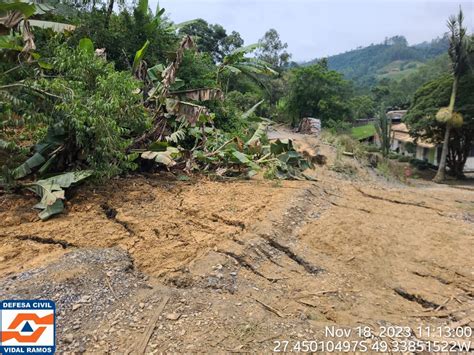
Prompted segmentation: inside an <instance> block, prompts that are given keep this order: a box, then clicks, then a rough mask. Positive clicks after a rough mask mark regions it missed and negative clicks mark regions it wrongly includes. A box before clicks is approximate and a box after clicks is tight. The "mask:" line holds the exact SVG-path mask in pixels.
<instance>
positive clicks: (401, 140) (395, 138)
mask: <svg viewBox="0 0 474 355" xmlns="http://www.w3.org/2000/svg"><path fill="white" fill-rule="evenodd" d="M406 112H407V111H405V110H397V111H389V112H387V116H388V117H389V118H390V119H391V120H392V127H391V138H392V139H391V144H390V150H391V151H393V152H395V153H398V154H400V155H404V156H407V157H412V158H415V159H419V160H424V161H426V162H428V163H430V164H432V165H434V166H438V164H439V160H440V157H441V150H442V146H441V144H434V143H432V142H430V141H428V140H424V139H418V140H417V141H416V142H415V138H413V137H412V136H410V133H409V130H408V128H407V126H406V125H405V124H404V123H402V122H401V120H402V118H403V116H404V115H405V114H406ZM375 143H376V144H377V145H380V139H379V137H377V135H375ZM464 172H474V147H473V148H472V149H471V152H470V154H469V157H468V158H467V160H466V164H465V165H464Z"/></svg>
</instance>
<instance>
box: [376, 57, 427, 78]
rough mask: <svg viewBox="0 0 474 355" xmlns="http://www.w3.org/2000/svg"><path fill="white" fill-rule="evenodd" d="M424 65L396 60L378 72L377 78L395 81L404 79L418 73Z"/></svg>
mask: <svg viewBox="0 0 474 355" xmlns="http://www.w3.org/2000/svg"><path fill="white" fill-rule="evenodd" d="M423 65H424V63H421V62H418V61H410V60H407V61H403V60H395V61H393V62H391V63H389V64H387V65H386V66H384V67H383V68H381V69H379V70H377V74H376V75H377V78H378V79H383V78H387V79H393V80H400V79H403V78H404V77H406V76H408V75H410V74H412V73H414V72H416V71H417V70H418V69H419V68H420V67H422V66H423Z"/></svg>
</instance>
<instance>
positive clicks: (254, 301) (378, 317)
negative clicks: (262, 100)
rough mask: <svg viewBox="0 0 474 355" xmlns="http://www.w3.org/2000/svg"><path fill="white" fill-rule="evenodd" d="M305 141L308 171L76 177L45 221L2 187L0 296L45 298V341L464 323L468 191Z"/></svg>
mask: <svg viewBox="0 0 474 355" xmlns="http://www.w3.org/2000/svg"><path fill="white" fill-rule="evenodd" d="M295 138H296V139H300V145H301V146H304V147H305V148H310V149H316V148H315V145H316V144H318V142H315V141H312V140H310V139H308V138H306V137H298V136H297V137H295ZM319 149H321V150H322V151H323V153H324V154H326V155H327V156H328V157H329V160H328V166H327V167H319V168H317V169H316V170H315V171H314V172H312V173H313V174H314V176H315V177H316V178H317V181H315V182H309V181H283V182H272V181H264V180H252V181H232V182H213V181H208V180H205V179H199V180H196V181H186V182H183V181H174V180H170V179H167V178H164V177H157V176H148V177H145V176H135V177H130V178H126V179H117V180H113V181H112V182H111V183H110V184H109V185H107V186H104V187H100V188H85V187H83V188H80V189H78V190H77V191H76V192H75V195H74V196H73V197H72V198H71V199H70V202H69V203H68V211H67V214H65V215H62V216H60V217H58V218H55V219H52V220H50V221H48V222H41V221H38V220H37V218H36V213H35V212H34V211H32V210H31V209H30V206H31V205H32V203H31V202H32V199H31V198H30V197H16V198H13V197H8V198H3V199H2V200H1V201H0V220H2V221H3V222H2V226H1V228H0V262H1V263H0V277H2V279H1V280H0V282H1V284H2V285H3V287H2V288H1V289H0V299H7V298H10V299H11V298H49V299H52V300H54V301H56V303H57V307H58V310H59V318H58V329H57V331H58V349H59V350H75V351H97V352H126V351H132V352H136V353H143V352H146V353H152V352H156V353H158V352H163V351H178V352H190V351H201V352H202V351H204V352H211V351H235V352H240V351H242V352H247V351H252V352H261V351H272V350H275V347H278V346H280V347H281V346H282V345H281V343H278V342H276V341H281V340H287V341H289V344H290V345H289V346H290V347H291V346H294V345H295V344H298V342H299V341H302V340H326V341H327V340H328V337H327V336H325V330H326V327H327V326H335V327H337V328H341V329H342V328H344V329H351V330H356V329H357V327H362V326H368V327H371V329H372V331H371V332H372V335H373V336H374V337H373V338H363V339H364V341H369V343H370V344H373V343H374V342H376V341H377V339H380V338H383V335H382V334H380V331H381V329H382V328H381V327H387V326H389V327H392V326H393V327H395V326H402V327H409V328H410V330H411V331H412V332H410V334H409V336H408V335H407V336H406V338H407V339H412V340H413V339H419V340H433V338H430V339H426V336H427V335H426V334H423V333H420V332H418V331H417V330H418V329H419V328H418V327H419V326H424V327H426V326H432V327H438V326H441V325H449V326H452V327H457V326H461V327H463V329H465V328H467V327H469V326H474V322H473V321H474V287H473V281H474V272H473V271H474V270H473V257H472V255H473V250H474V224H473V222H474V191H472V190H470V189H459V188H454V187H451V186H442V185H433V184H431V183H424V184H416V183H415V185H411V186H406V185H403V184H392V183H385V182H383V181H382V180H381V179H379V178H374V176H373V175H374V174H373V173H372V172H370V171H368V170H366V168H365V167H359V174H358V175H357V176H356V177H351V178H348V177H345V176H343V175H340V174H338V173H335V172H334V171H331V170H330V169H329V167H330V166H331V164H333V162H334V152H333V150H332V148H331V147H328V146H324V145H320V146H319ZM345 159H351V158H345ZM404 329H406V328H404ZM356 335H357V333H355V332H352V333H351V334H350V335H349V336H347V337H346V338H347V339H360V337H358V336H356ZM377 336H379V338H377ZM446 336H447V335H446V334H444V333H442V334H439V336H437V337H438V338H440V339H442V338H446ZM346 338H344V339H346ZM395 338H396V337H395ZM468 338H469V334H467V333H465V334H462V336H461V337H459V339H464V340H466V341H468V340H469V339H468ZM455 339H456V340H458V338H455ZM339 340H341V338H339ZM392 340H393V336H392ZM438 340H439V339H438ZM449 340H453V339H452V338H451V339H449ZM323 345H324V344H323ZM326 345H327V344H326ZM391 346H393V343H391ZM471 347H474V343H473V345H471ZM319 349H321V348H319ZM319 349H318V350H319ZM456 349H458V348H456ZM278 350H282V348H279V349H278ZM286 350H287V351H288V350H291V349H290V348H288V349H286ZM326 350H328V349H326ZM329 350H330V349H329ZM359 350H360V349H359Z"/></svg>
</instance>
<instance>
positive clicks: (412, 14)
mask: <svg viewBox="0 0 474 355" xmlns="http://www.w3.org/2000/svg"><path fill="white" fill-rule="evenodd" d="M156 4H157V0H150V7H151V8H152V9H153V10H154V9H155V7H156ZM459 5H461V6H462V9H463V11H464V16H465V24H466V26H467V28H468V31H469V32H470V33H472V32H473V30H474V0H471V1H459V0H458V1H456V0H434V1H433V0H432V1H423V0H398V1H393V0H370V1H367V0H352V1H351V0H160V6H161V7H164V8H165V9H166V13H167V14H168V16H169V17H170V19H171V20H172V21H173V22H175V23H179V22H184V21H188V20H191V19H195V18H203V19H204V20H206V21H207V22H209V23H218V24H221V25H222V26H223V27H224V28H225V29H226V30H227V32H228V33H230V32H231V31H233V30H235V31H237V32H239V33H240V34H241V36H242V38H243V39H244V41H245V44H252V43H256V42H257V41H258V40H259V38H261V37H263V34H264V33H265V32H266V31H267V30H268V29H270V28H275V29H276V30H277V31H278V33H279V34H280V38H281V39H282V40H283V41H284V42H286V43H288V51H289V52H290V53H291V54H292V55H293V57H292V60H294V61H297V62H300V61H306V60H310V59H314V58H321V57H325V56H329V55H333V54H338V53H343V52H346V51H348V50H351V49H355V48H357V47H359V46H367V45H370V44H371V43H374V44H375V43H380V42H383V40H384V39H385V37H392V36H395V35H403V36H405V37H406V39H407V40H408V43H409V44H416V43H420V42H423V41H430V40H431V39H433V38H436V37H438V36H442V35H443V33H444V32H446V30H447V29H446V20H447V18H448V17H449V15H451V14H455V13H457V11H458V9H459Z"/></svg>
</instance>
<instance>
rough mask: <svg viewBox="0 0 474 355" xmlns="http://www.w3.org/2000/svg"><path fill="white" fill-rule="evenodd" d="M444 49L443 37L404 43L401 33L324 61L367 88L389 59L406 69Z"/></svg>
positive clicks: (446, 41)
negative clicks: (409, 43)
mask: <svg viewBox="0 0 474 355" xmlns="http://www.w3.org/2000/svg"><path fill="white" fill-rule="evenodd" d="M447 48H448V39H447V37H442V38H437V39H435V40H433V41H431V42H430V43H428V42H424V43H421V44H418V45H414V46H408V45H407V41H406V39H405V38H404V37H403V36H396V37H392V38H388V39H386V40H385V41H384V43H381V44H372V45H370V46H368V47H363V48H358V49H355V50H351V51H348V52H345V53H342V54H337V55H334V56H330V57H329V58H328V64H329V68H331V69H333V70H337V71H339V72H341V73H343V74H344V76H345V77H346V78H348V79H352V80H354V81H355V82H356V83H357V84H358V86H363V87H368V86H370V85H373V84H374V83H375V82H376V81H377V79H378V77H377V76H378V75H380V74H382V73H383V68H384V67H385V66H387V65H389V64H390V63H392V62H398V63H399V64H400V65H401V69H410V68H409V65H410V63H412V64H413V63H415V66H416V63H417V62H426V61H427V60H429V59H432V58H435V57H437V56H438V55H440V54H443V53H446V50H447ZM313 62H315V61H313ZM313 62H310V63H313Z"/></svg>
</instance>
